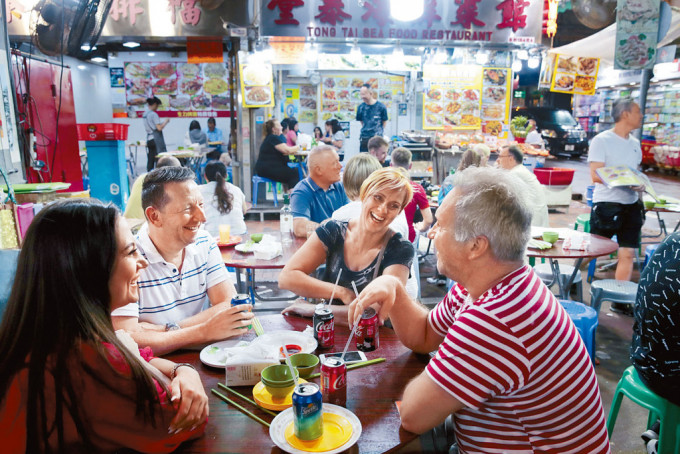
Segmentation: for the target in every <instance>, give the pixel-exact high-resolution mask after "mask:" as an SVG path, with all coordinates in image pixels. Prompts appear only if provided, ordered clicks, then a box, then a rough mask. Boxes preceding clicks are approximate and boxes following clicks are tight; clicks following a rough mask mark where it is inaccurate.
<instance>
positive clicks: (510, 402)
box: [426, 266, 610, 453]
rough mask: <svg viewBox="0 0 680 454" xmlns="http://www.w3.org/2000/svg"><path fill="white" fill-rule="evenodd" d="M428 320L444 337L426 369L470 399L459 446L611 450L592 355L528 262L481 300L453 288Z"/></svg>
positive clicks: (459, 417) (460, 421)
mask: <svg viewBox="0 0 680 454" xmlns="http://www.w3.org/2000/svg"><path fill="white" fill-rule="evenodd" d="M429 323H430V325H431V326H432V328H433V329H434V330H435V331H436V332H437V333H439V334H440V335H441V336H444V337H445V338H444V340H443V342H442V343H441V345H440V346H439V350H438V351H437V354H436V355H435V357H434V358H432V360H431V361H430V363H429V364H428V366H427V369H426V371H427V374H428V375H429V376H430V378H431V379H432V380H433V381H434V382H435V383H437V384H438V385H439V386H441V387H442V388H443V389H444V390H445V391H447V392H448V393H449V394H451V395H452V396H453V397H455V398H456V399H457V400H459V401H460V402H462V403H463V404H464V405H465V407H464V408H463V409H462V410H460V411H458V412H457V413H456V414H455V415H454V417H455V423H456V438H457V440H458V444H459V447H460V449H461V452H466V453H468V452H483V453H533V452H559V453H583V452H588V453H608V452H610V451H609V440H608V437H607V431H606V428H605V417H604V411H603V408H602V401H601V399H600V392H599V389H598V385H597V378H596V376H595V370H594V369H593V366H592V363H591V361H590V358H589V357H588V352H587V351H586V348H585V346H584V344H583V341H582V340H581V338H580V337H579V334H578V332H577V331H576V328H575V326H574V324H573V323H572V321H571V320H570V319H569V316H568V315H567V313H566V312H565V310H564V309H563V308H562V306H561V305H560V304H559V302H558V301H557V300H556V299H555V297H554V296H553V295H552V293H550V291H549V290H548V288H547V287H546V286H545V285H544V284H543V283H542V282H541V280H540V278H538V277H537V276H536V274H535V273H534V272H533V270H532V269H531V268H530V267H528V266H523V267H521V268H519V269H517V270H516V271H514V272H512V273H510V274H509V275H507V276H506V277H505V278H503V280H502V281H501V282H500V283H498V284H497V285H496V286H494V287H493V288H491V289H489V290H487V291H486V292H485V293H484V294H483V295H482V296H480V297H479V299H478V300H477V301H474V302H473V301H472V300H471V298H470V297H469V295H468V293H467V291H466V290H465V289H464V288H463V287H461V286H460V285H455V286H454V287H453V288H452V289H451V291H450V292H449V293H448V294H447V295H446V297H445V298H444V300H442V301H441V302H440V303H439V304H438V305H437V307H435V308H434V310H432V312H430V314H429Z"/></svg>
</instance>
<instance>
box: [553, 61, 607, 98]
mask: <svg viewBox="0 0 680 454" xmlns="http://www.w3.org/2000/svg"><path fill="white" fill-rule="evenodd" d="M555 60H556V62H555V68H554V71H553V72H552V84H551V86H550V90H551V91H555V92H558V93H572V94H580V95H594V94H595V84H596V82H597V71H598V69H599V67H600V59H599V58H586V57H572V56H569V55H557V56H556V58H555Z"/></svg>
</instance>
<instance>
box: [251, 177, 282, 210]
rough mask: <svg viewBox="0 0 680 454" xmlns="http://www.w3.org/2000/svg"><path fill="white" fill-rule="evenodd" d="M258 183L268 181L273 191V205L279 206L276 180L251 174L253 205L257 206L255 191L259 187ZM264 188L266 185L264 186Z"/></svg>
mask: <svg viewBox="0 0 680 454" xmlns="http://www.w3.org/2000/svg"><path fill="white" fill-rule="evenodd" d="M260 183H265V184H266V183H269V185H270V186H271V188H272V192H273V193H274V206H275V207H277V206H279V193H278V191H277V189H276V182H275V181H273V180H270V179H269V178H264V177H261V176H259V175H253V206H255V207H256V206H257V193H258V190H259V187H260ZM265 188H266V186H265Z"/></svg>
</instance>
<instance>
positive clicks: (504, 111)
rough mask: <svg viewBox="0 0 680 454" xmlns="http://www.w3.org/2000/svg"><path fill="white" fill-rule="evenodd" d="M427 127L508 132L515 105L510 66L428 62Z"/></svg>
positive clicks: (425, 117)
mask: <svg viewBox="0 0 680 454" xmlns="http://www.w3.org/2000/svg"><path fill="white" fill-rule="evenodd" d="M423 80H424V81H425V87H426V92H425V93H424V94H423V129H437V130H442V129H455V130H458V129H468V130H470V129H474V130H478V129H481V130H482V131H483V132H484V133H485V134H489V135H493V136H500V137H502V136H504V132H503V131H504V130H507V123H508V117H509V115H510V106H511V101H512V100H511V92H512V89H511V83H512V72H511V70H510V68H493V67H487V68H484V67H482V66H479V65H425V66H424V71H423Z"/></svg>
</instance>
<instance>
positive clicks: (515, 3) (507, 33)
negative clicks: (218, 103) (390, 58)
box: [261, 0, 543, 45]
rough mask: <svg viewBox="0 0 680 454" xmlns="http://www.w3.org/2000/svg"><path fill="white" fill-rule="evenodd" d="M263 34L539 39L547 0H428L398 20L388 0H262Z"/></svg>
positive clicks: (450, 39)
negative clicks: (415, 15)
mask: <svg viewBox="0 0 680 454" xmlns="http://www.w3.org/2000/svg"><path fill="white" fill-rule="evenodd" d="M261 2H262V3H261V5H262V8H261V11H262V22H261V28H262V34H263V35H264V36H301V37H305V38H340V39H347V38H369V39H377V40H379V39H406V40H408V39H417V40H437V41H444V44H445V45H446V43H447V42H453V41H480V42H491V43H507V42H522V43H527V42H535V41H536V40H538V39H539V38H540V34H541V25H542V23H541V22H542V18H543V0H425V12H424V14H423V16H422V17H421V18H420V19H418V20H416V21H413V22H400V21H397V20H395V19H392V17H391V15H390V2H389V0H364V1H361V2H357V1H356V0H261Z"/></svg>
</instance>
